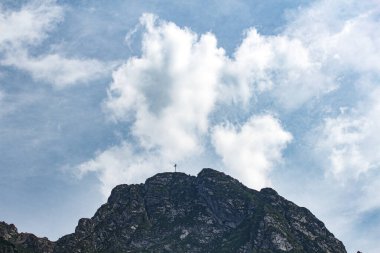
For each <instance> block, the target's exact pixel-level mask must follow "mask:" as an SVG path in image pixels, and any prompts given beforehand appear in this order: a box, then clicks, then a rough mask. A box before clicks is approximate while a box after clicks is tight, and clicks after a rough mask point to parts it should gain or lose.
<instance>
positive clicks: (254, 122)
mask: <svg viewBox="0 0 380 253" xmlns="http://www.w3.org/2000/svg"><path fill="white" fill-rule="evenodd" d="M291 140H292V135H291V134H290V133H289V132H286V131H285V130H284V129H283V128H282V126H281V124H280V122H279V121H278V120H277V119H276V118H274V117H273V116H271V115H262V116H254V117H252V118H250V119H249V120H248V122H247V123H245V124H244V125H242V126H241V127H236V126H232V125H226V126H216V127H215V128H214V130H213V133H212V143H213V145H214V147H215V150H216V152H217V154H219V155H220V156H221V158H222V159H223V162H224V164H225V165H226V168H227V170H228V172H230V174H231V175H233V176H235V177H237V178H239V179H240V180H241V181H242V182H243V183H244V184H246V185H247V186H249V187H252V188H255V189H261V188H263V187H266V186H270V185H271V182H270V178H269V172H270V171H271V169H272V168H273V166H274V165H275V164H276V163H277V162H280V161H281V159H282V155H281V153H282V150H283V149H284V148H285V147H286V145H287V144H288V143H289V142H290V141H291Z"/></svg>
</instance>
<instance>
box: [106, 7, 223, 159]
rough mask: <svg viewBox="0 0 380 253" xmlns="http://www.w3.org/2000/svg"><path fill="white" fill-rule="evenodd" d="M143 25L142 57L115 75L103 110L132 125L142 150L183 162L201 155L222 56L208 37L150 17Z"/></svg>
mask: <svg viewBox="0 0 380 253" xmlns="http://www.w3.org/2000/svg"><path fill="white" fill-rule="evenodd" d="M141 23H142V25H144V27H145V28H146V32H145V33H144V37H143V42H142V55H141V57H133V58H130V59H129V60H128V62H127V63H126V64H125V65H123V66H121V67H120V68H119V69H118V70H117V71H115V73H114V75H113V80H114V81H113V83H112V84H111V87H110V90H109V94H110V95H109V99H108V101H107V103H106V106H107V108H108V111H109V112H111V114H112V115H113V117H114V118H115V119H117V120H122V121H123V120H126V121H132V133H133V135H134V136H135V137H136V138H137V139H138V140H139V142H140V144H141V145H142V146H143V147H144V148H146V149H159V150H160V153H161V155H162V157H163V158H165V159H168V160H181V159H183V158H185V157H189V156H192V155H194V154H196V153H198V152H199V151H200V150H201V149H202V143H201V136H202V135H204V134H205V133H207V130H208V115H209V113H210V112H211V111H212V110H213V108H214V106H215V102H216V100H217V85H218V81H219V72H220V69H221V67H222V65H223V63H224V51H223V50H222V49H219V48H217V45H216V39H215V37H214V36H213V35H211V34H204V35H202V36H200V37H198V36H197V35H196V34H195V33H193V32H192V31H190V30H189V29H186V28H183V29H182V28H180V27H178V26H176V25H175V24H174V23H170V22H164V21H158V20H157V19H156V17H155V16H153V15H149V14H145V15H144V16H142V18H141Z"/></svg>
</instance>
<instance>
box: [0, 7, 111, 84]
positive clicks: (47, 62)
mask: <svg viewBox="0 0 380 253" xmlns="http://www.w3.org/2000/svg"><path fill="white" fill-rule="evenodd" d="M63 17H64V9H63V8H62V7H61V6H60V5H58V4H57V3H56V1H53V0H35V1H31V2H29V3H27V4H25V5H23V6H22V7H21V8H20V9H19V10H12V11H10V10H7V9H5V8H1V6H0V30H1V37H0V53H2V55H0V65H3V66H13V67H15V68H18V69H21V70H24V71H27V72H28V73H30V74H31V75H32V77H33V78H34V79H36V80H42V81H45V82H49V83H51V84H52V85H54V86H55V87H58V88H63V87H66V86H69V85H73V84H77V83H83V82H88V81H90V80H94V79H97V78H99V77H102V76H103V75H104V74H105V73H108V72H109V71H110V69H111V68H112V67H113V65H114V64H113V63H111V64H109V63H103V62H100V61H98V60H94V59H80V58H75V57H74V58H67V57H64V56H62V54H59V53H58V52H48V53H43V54H41V55H38V56H30V55H29V50H30V49H31V48H32V47H33V46H37V45H40V44H41V43H42V42H43V41H44V40H45V39H46V38H47V37H48V34H49V32H50V31H52V30H53V29H54V28H55V27H56V26H57V25H58V23H59V22H61V21H63Z"/></svg>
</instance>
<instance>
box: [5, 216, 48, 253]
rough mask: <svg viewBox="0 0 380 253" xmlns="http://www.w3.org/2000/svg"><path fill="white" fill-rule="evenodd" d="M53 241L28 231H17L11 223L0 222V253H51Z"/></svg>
mask: <svg viewBox="0 0 380 253" xmlns="http://www.w3.org/2000/svg"><path fill="white" fill-rule="evenodd" d="M53 249H54V243H53V242H51V241H49V240H48V239H47V238H39V237H37V236H35V235H33V234H29V233H18V231H17V228H16V227H15V225H13V224H10V225H9V224H7V223H5V222H0V253H13V252H17V253H52V252H53Z"/></svg>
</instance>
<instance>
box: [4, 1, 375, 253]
mask: <svg viewBox="0 0 380 253" xmlns="http://www.w3.org/2000/svg"><path fill="white" fill-rule="evenodd" d="M379 98H380V3H379V2H378V1H377V0H363V1H354V0H335V1H328V0H321V1H307V0H265V1H264V0H253V1H252V0H249V1H248V0H247V1H245V0H209V1H204V0H194V1H178V0H176V1H174V0H173V1H171V0H170V1H169V0H160V1H153V0H144V1H140V0H115V1H106V0H91V1H90V0H83V1H69V0H62V1H53V0H51V1H49V0H35V1H33V0H32V1H21V0H20V1H18V0H1V1H0V173H1V180H0V187H1V191H0V220H4V221H6V222H8V223H14V224H16V226H17V227H18V228H19V230H20V231H27V232H33V233H35V234H37V235H38V236H47V237H49V238H50V239H52V240H55V239H57V238H59V237H60V236H62V235H64V234H67V233H70V232H73V231H74V228H75V226H76V223H77V221H78V219H79V218H81V217H91V216H92V215H93V214H94V212H95V210H96V209H97V208H98V207H99V206H100V205H101V204H102V203H104V202H105V201H106V198H107V197H108V195H109V193H110V190H111V189H112V188H113V187H114V186H115V185H117V184H121V183H141V182H144V181H145V179H146V178H147V177H150V176H152V175H154V174H155V173H158V172H163V171H172V170H173V167H172V165H173V164H174V163H177V164H178V170H180V171H183V172H185V173H188V174H193V175H196V174H197V173H198V172H199V171H200V170H201V169H202V168H203V167H212V168H215V169H218V170H221V171H224V172H226V173H227V174H230V175H232V176H234V177H236V178H238V179H239V180H241V181H242V182H243V183H244V184H246V185H248V186H249V187H251V188H255V189H260V188H262V187H267V186H270V187H273V188H274V189H276V190H277V191H278V192H279V193H280V194H281V195H283V196H284V197H286V198H288V199H290V200H292V201H294V202H295V203H296V204H298V205H300V206H305V207H307V208H309V209H310V210H311V211H312V212H313V213H314V214H315V215H316V216H317V217H318V218H320V219H321V220H322V221H324V222H325V224H326V226H327V227H328V229H329V230H330V231H331V232H333V233H334V234H335V235H336V236H337V237H338V238H339V239H341V240H342V241H343V242H344V244H345V245H346V247H347V249H348V251H349V252H356V250H362V251H363V252H366V253H377V252H380V244H379V242H378V235H379V234H380V195H379V190H380V152H379V150H380V134H379V129H380V99H379Z"/></svg>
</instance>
